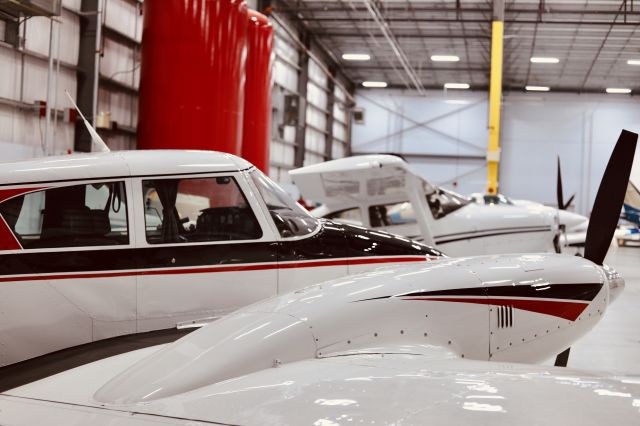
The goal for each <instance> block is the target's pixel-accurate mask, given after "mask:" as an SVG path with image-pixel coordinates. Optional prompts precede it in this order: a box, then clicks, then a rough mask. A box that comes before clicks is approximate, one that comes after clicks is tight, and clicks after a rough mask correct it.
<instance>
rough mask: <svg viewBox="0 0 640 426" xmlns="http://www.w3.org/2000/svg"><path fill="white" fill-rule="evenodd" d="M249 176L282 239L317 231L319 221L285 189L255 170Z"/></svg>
mask: <svg viewBox="0 0 640 426" xmlns="http://www.w3.org/2000/svg"><path fill="white" fill-rule="evenodd" d="M249 175H250V176H251V179H252V180H253V182H254V183H255V184H256V186H257V187H258V191H259V192H260V195H261V196H262V198H263V199H264V202H265V204H266V205H267V209H268V210H269V214H271V217H272V218H273V221H274V222H275V223H276V227H277V228H278V232H280V235H281V236H282V237H285V238H287V237H298V236H302V235H307V234H310V233H312V232H313V231H315V230H316V228H317V227H318V225H319V222H318V220H317V219H316V218H314V217H313V216H311V214H310V213H309V212H308V211H306V210H305V209H304V208H303V207H302V206H300V204H298V203H296V202H295V201H293V200H292V199H291V197H290V196H289V194H287V193H286V192H285V190H284V189H282V188H280V187H279V186H278V185H277V184H276V183H274V182H273V181H272V180H271V179H269V178H268V177H267V176H265V175H264V174H263V173H262V172H260V171H259V170H254V171H252V172H251V173H250V174H249Z"/></svg>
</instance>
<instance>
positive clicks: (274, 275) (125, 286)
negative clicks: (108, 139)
mask: <svg viewBox="0 0 640 426" xmlns="http://www.w3.org/2000/svg"><path fill="white" fill-rule="evenodd" d="M250 167H252V166H251V164H250V163H248V162H246V161H245V160H243V159H241V158H239V157H235V156H233V155H229V154H223V153H219V152H211V151H185V150H172V151H163V150H151V151H117V152H111V153H91V154H74V155H69V156H60V157H47V158H41V159H34V160H27V161H19V162H14V163H6V164H2V167H1V168H0V184H3V183H10V184H11V185H10V186H8V188H12V187H14V186H15V187H25V186H26V187H30V188H31V187H34V186H35V187H36V188H38V187H41V186H46V187H56V186H67V185H78V184H87V183H89V182H91V181H92V180H93V181H95V180H97V179H98V178H100V179H99V181H103V180H114V179H118V180H123V181H124V182H125V187H126V198H127V215H128V216H127V219H128V224H129V228H128V229H129V243H128V244H127V245H113V246H93V247H60V248H42V249H26V250H23V249H15V250H3V251H2V252H1V253H2V255H5V254H20V255H23V254H25V255H26V254H29V253H43V254H45V253H50V252H76V251H91V250H101V251H107V250H114V252H113V253H117V250H121V249H132V248H148V249H152V248H161V247H169V248H171V247H173V246H174V244H150V243H148V242H147V240H146V233H145V219H144V218H145V207H146V206H145V205H144V197H143V194H142V181H143V180H144V179H145V176H154V175H162V176H163V177H167V178H175V177H180V176H184V175H185V174H188V173H199V174H198V175H197V177H216V176H220V173H223V176H232V177H233V178H234V179H235V180H236V182H237V184H238V186H239V188H240V190H241V191H242V193H243V194H244V196H245V198H246V200H247V202H248V204H249V206H250V207H251V209H252V211H253V213H254V215H255V217H256V219H257V221H258V223H259V225H260V228H261V230H262V236H261V237H260V238H259V239H256V240H251V241H213V242H193V243H184V244H181V246H186V245H190V246H194V247H197V246H199V245H220V246H225V247H230V246H232V245H233V244H239V243H243V242H244V243H246V242H249V243H265V242H270V243H275V242H277V241H284V240H295V239H302V238H310V237H313V236H314V235H315V233H317V232H318V230H316V232H314V233H311V234H308V235H305V236H303V237H295V238H288V239H285V238H282V237H281V236H280V234H279V233H278V231H277V228H276V226H275V224H274V223H273V220H272V218H271V215H270V214H269V212H268V211H267V206H266V204H265V202H264V200H263V199H262V197H261V195H260V194H259V191H258V190H257V188H256V187H255V185H254V183H253V182H252V180H251V178H250V177H249V176H248V172H247V171H246V170H245V169H247V168H250ZM187 176H188V175H187ZM48 180H51V181H54V182H48V183H43V184H30V183H29V182H36V181H37V182H42V181H48ZM13 184H15V185H13ZM318 229H319V227H318ZM273 251H274V256H273V261H272V262H271V263H270V265H269V268H265V269H262V270H242V268H238V270H234V271H228V272H219V271H216V270H215V269H216V268H217V267H224V266H225V265H224V264H222V263H220V262H218V261H219V260H218V259H214V260H212V264H208V265H206V264H205V265H200V266H199V267H201V268H208V269H210V271H204V272H200V271H199V270H198V268H199V267H183V268H178V267H174V264H175V261H176V259H175V257H173V256H174V255H169V254H167V255H164V256H165V258H163V259H156V260H157V261H158V267H157V268H154V269H145V271H144V274H139V273H137V271H136V270H117V271H115V272H116V273H117V274H116V275H118V276H110V277H104V276H99V275H104V274H105V273H106V274H109V273H112V272H114V271H98V273H95V272H96V271H91V270H85V271H81V272H78V273H64V274H45V275H46V276H47V279H43V277H38V276H37V275H41V274H37V273H33V274H31V275H32V276H33V279H29V280H26V279H25V278H26V277H25V276H24V275H22V276H17V277H14V276H12V275H11V274H10V275H5V276H2V278H3V279H4V280H6V282H3V283H2V285H0V366H3V365H8V364H11V363H15V362H19V361H22V360H25V359H29V358H33V357H36V356H40V355H44V354H47V353H50V352H53V351H57V350H60V349H64V348H68V347H71V346H76V345H80V344H84V343H89V342H93V341H96V340H100V339H105V338H110V337H115V336H120V335H125V334H132V333H136V332H146V331H152V330H159V329H166V328H172V327H175V326H176V324H178V323H181V322H184V321H192V320H198V319H201V318H206V317H217V316H221V315H225V314H228V313H230V312H233V311H234V310H236V309H238V308H241V307H243V306H246V305H248V304H251V303H254V302H256V301H258V300H262V299H265V298H267V297H271V296H274V295H276V294H282V293H285V292H288V291H291V290H295V289H299V288H302V287H304V286H307V285H309V284H314V283H318V282H322V281H326V280H329V279H333V278H337V277H341V276H346V275H348V274H353V273H356V272H363V271H370V270H373V269H376V268H378V267H379V265H377V264H366V265H365V264H363V265H359V266H357V267H354V268H353V271H350V270H349V268H348V267H347V265H346V264H338V265H333V266H316V267H294V268H283V269H281V270H278V268H277V267H276V266H275V261H276V257H275V248H274V249H273ZM114 255H115V254H114ZM315 263H316V264H317V263H318V262H317V261H316V262H315ZM257 265H258V264H256V263H254V264H252V266H254V267H255V266H257ZM296 266H298V264H296ZM181 269H184V270H185V271H184V273H182V271H181ZM167 270H170V272H171V273H169V274H168V273H166V272H167ZM123 274H128V275H125V276H121V275H123ZM56 275H64V276H65V278H64V279H63V278H59V277H57V276H56ZM95 275H98V276H95ZM13 279H16V281H12V280H13ZM43 307H47V309H43Z"/></svg>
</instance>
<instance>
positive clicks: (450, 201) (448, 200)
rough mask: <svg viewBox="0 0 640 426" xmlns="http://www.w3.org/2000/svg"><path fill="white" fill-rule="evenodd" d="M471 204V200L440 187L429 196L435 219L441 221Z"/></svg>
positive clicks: (428, 199)
mask: <svg viewBox="0 0 640 426" xmlns="http://www.w3.org/2000/svg"><path fill="white" fill-rule="evenodd" d="M470 202H471V200H469V199H468V198H465V197H463V196H462V195H459V194H456V193H455V192H451V191H447V190H446V189H442V188H438V187H436V188H435V190H434V191H433V192H432V193H430V194H427V203H428V204H429V208H430V209H431V214H432V215H433V217H434V218H435V219H441V218H443V217H445V216H446V215H448V214H449V213H453V212H454V211H456V210H458V209H459V208H461V207H464V206H466V205H467V204H469V203H470Z"/></svg>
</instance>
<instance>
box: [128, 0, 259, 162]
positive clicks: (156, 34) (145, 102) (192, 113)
mask: <svg viewBox="0 0 640 426" xmlns="http://www.w3.org/2000/svg"><path fill="white" fill-rule="evenodd" d="M247 13H248V8H247V5H246V4H245V2H244V1H242V0H181V1H160V0H150V1H146V2H145V4H144V25H143V33H142V45H143V46H144V47H143V48H142V63H141V67H142V68H141V75H140V103H139V106H140V108H139V122H138V147H139V148H142V149H159V148H180V149H208V150H217V151H223V152H228V153H231V154H237V155H240V154H241V146H242V115H243V112H244V78H245V63H246V38H247V28H248V22H249V18H248V17H247Z"/></svg>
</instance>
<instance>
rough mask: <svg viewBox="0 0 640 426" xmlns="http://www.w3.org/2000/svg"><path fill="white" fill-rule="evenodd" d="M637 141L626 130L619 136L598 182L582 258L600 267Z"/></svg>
mask: <svg viewBox="0 0 640 426" xmlns="http://www.w3.org/2000/svg"><path fill="white" fill-rule="evenodd" d="M637 141H638V135H637V134H636V133H632V132H629V131H627V130H623V131H622V133H620V137H619V138H618V142H617V143H616V146H615V147H614V148H613V152H612V153H611V157H610V158H609V163H608V164H607V168H606V169H605V171H604V175H603V176H602V180H601V181H600V187H599V188H598V194H597V195H596V200H595V201H594V203H593V209H592V210H591V217H590V218H589V227H588V228H587V239H586V241H585V247H584V257H585V258H586V259H589V260H590V261H592V262H593V263H596V264H598V265H602V262H603V261H604V258H605V256H606V255H607V251H608V250H609V245H610V244H611V239H612V238H613V233H614V232H615V230H616V225H617V224H618V219H619V217H620V210H621V209H622V203H623V202H624V196H625V194H626V192H627V185H628V183H629V176H630V175H631V166H632V165H633V156H634V154H635V151H636V143H637Z"/></svg>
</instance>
